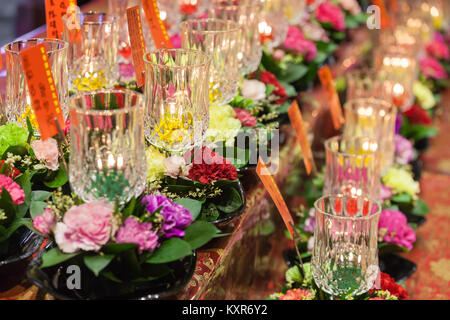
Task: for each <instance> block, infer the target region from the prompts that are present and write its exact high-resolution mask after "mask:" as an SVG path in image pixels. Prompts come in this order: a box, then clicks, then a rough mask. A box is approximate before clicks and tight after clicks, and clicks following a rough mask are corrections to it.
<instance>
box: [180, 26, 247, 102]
mask: <svg viewBox="0 0 450 320" xmlns="http://www.w3.org/2000/svg"><path fill="white" fill-rule="evenodd" d="M180 29H181V42H182V46H183V48H184V49H192V50H200V51H203V52H204V53H206V54H207V55H209V56H210V57H211V58H212V61H211V72H210V77H209V100H210V103H214V104H217V105H225V104H227V103H229V102H231V101H232V100H233V99H234V97H235V96H236V94H237V91H238V87H239V61H238V50H239V46H238V45H239V32H240V28H239V25H238V24H237V23H236V22H234V21H231V20H220V19H196V20H188V21H184V22H183V23H182V24H181V27H180Z"/></svg>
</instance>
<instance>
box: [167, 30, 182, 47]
mask: <svg viewBox="0 0 450 320" xmlns="http://www.w3.org/2000/svg"><path fill="white" fill-rule="evenodd" d="M170 41H171V42H172V45H173V47H174V48H181V36H180V35H179V34H178V33H177V34H174V35H173V36H171V37H170Z"/></svg>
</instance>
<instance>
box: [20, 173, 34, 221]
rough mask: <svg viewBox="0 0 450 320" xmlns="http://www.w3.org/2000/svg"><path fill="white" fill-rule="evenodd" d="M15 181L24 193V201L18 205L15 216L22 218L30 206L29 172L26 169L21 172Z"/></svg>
mask: <svg viewBox="0 0 450 320" xmlns="http://www.w3.org/2000/svg"><path fill="white" fill-rule="evenodd" d="M17 183H18V184H19V185H20V186H21V187H22V189H23V191H24V193H25V201H24V203H22V204H21V205H19V206H18V207H17V208H18V209H17V217H18V218H23V217H24V216H25V215H26V213H27V211H28V208H29V207H30V203H31V177H30V172H29V171H28V170H27V171H25V173H23V174H22V175H21V176H20V177H18V178H17Z"/></svg>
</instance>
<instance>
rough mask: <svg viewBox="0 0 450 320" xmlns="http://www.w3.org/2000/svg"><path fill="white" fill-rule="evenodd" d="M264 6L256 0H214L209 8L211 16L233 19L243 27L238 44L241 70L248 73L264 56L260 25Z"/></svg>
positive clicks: (254, 68) (256, 66)
mask: <svg viewBox="0 0 450 320" xmlns="http://www.w3.org/2000/svg"><path fill="white" fill-rule="evenodd" d="M261 9H262V6H261V4H260V3H259V2H256V1H249V0H247V1H239V2H238V3H236V1H234V0H214V7H213V8H210V9H209V15H210V17H211V18H217V19H223V20H233V21H235V22H237V23H238V24H239V26H240V28H241V30H240V35H239V44H238V53H237V55H238V60H239V71H240V73H241V75H247V74H249V73H252V72H253V71H256V70H257V69H258V66H259V63H260V62H261V57H262V46H261V38H260V35H259V33H258V25H259V21H260V16H261Z"/></svg>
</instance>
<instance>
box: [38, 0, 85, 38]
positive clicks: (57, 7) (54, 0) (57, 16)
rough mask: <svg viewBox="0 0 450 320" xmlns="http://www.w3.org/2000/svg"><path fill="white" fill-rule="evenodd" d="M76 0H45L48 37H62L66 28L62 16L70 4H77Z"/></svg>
mask: <svg viewBox="0 0 450 320" xmlns="http://www.w3.org/2000/svg"><path fill="white" fill-rule="evenodd" d="M76 5H77V1H76V0H45V18H46V22H47V38H54V39H61V34H62V33H63V30H64V24H63V20H62V17H63V16H64V15H65V14H66V12H67V8H68V7H69V6H76Z"/></svg>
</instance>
